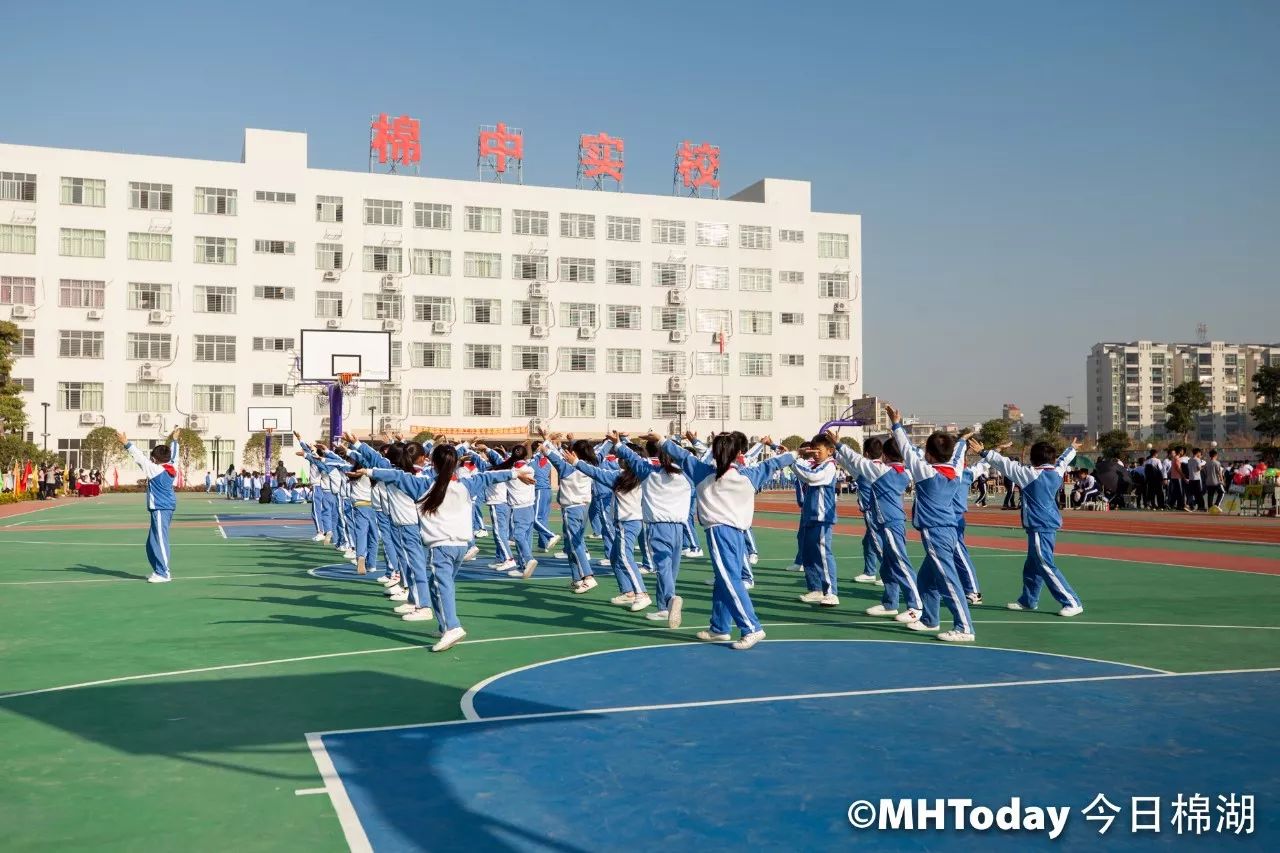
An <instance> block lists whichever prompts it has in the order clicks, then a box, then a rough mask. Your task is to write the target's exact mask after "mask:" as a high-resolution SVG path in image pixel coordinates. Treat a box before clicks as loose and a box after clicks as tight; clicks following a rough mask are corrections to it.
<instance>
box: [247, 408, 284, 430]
mask: <svg viewBox="0 0 1280 853" xmlns="http://www.w3.org/2000/svg"><path fill="white" fill-rule="evenodd" d="M269 429H270V430H275V431H276V432H293V409H291V408H289V407H288V406H250V407H249V432H264V431H266V430H269Z"/></svg>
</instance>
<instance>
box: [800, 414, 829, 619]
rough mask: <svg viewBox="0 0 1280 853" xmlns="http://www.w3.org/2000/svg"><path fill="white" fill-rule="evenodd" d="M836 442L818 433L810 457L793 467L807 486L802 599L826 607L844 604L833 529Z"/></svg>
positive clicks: (803, 512) (803, 515) (803, 511)
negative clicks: (833, 543) (804, 591)
mask: <svg viewBox="0 0 1280 853" xmlns="http://www.w3.org/2000/svg"><path fill="white" fill-rule="evenodd" d="M835 444H836V443H835V442H834V441H832V439H831V437H830V436H828V435H818V436H814V437H813V439H812V440H811V441H810V442H809V448H810V449H809V454H808V458H806V459H798V460H796V462H795V464H793V465H792V466H791V472H792V473H793V474H795V476H796V478H797V479H798V480H800V481H801V482H803V483H804V484H805V486H806V487H807V488H806V489H805V495H804V504H803V505H802V506H801V507H800V551H801V555H800V564H801V565H802V566H804V580H805V585H806V586H807V587H808V588H809V591H808V592H806V593H805V594H804V595H802V596H800V600H801V601H802V602H804V603H805V604H819V605H822V606H823V607H835V606H836V605H838V604H839V603H840V597H839V590H838V588H837V586H838V584H837V582H836V573H837V568H836V555H835V552H834V551H833V550H832V548H831V529H832V528H833V527H835V523H836V490H835V483H836V463H835V460H834V459H832V457H833V456H834V455H835V450H836V448H835Z"/></svg>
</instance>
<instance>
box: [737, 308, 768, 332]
mask: <svg viewBox="0 0 1280 853" xmlns="http://www.w3.org/2000/svg"><path fill="white" fill-rule="evenodd" d="M737 325H739V330H740V332H741V333H742V334H773V314H771V313H769V311H739V313H737Z"/></svg>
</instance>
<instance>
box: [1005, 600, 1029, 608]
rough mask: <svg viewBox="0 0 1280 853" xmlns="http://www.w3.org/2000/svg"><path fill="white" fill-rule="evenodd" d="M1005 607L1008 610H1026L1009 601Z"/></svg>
mask: <svg viewBox="0 0 1280 853" xmlns="http://www.w3.org/2000/svg"><path fill="white" fill-rule="evenodd" d="M1005 607H1007V608H1009V609H1010V610H1026V609H1027V608H1025V607H1023V606H1022V605H1021V604H1019V603H1018V602H1016V601H1010V602H1009V603H1008V604H1006V605H1005Z"/></svg>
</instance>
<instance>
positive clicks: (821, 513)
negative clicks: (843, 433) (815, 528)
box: [791, 458, 836, 525]
mask: <svg viewBox="0 0 1280 853" xmlns="http://www.w3.org/2000/svg"><path fill="white" fill-rule="evenodd" d="M791 470H792V471H793V472H794V473H795V475H796V479H797V480H799V481H800V482H802V483H804V484H805V490H804V497H803V500H802V502H801V504H800V524H801V525H806V524H835V523H836V462H835V459H834V458H832V459H827V460H826V461H825V462H821V463H819V464H818V465H816V466H815V465H812V464H810V463H808V462H805V461H804V460H800V459H798V460H796V462H795V464H794V465H792V466H791Z"/></svg>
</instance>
